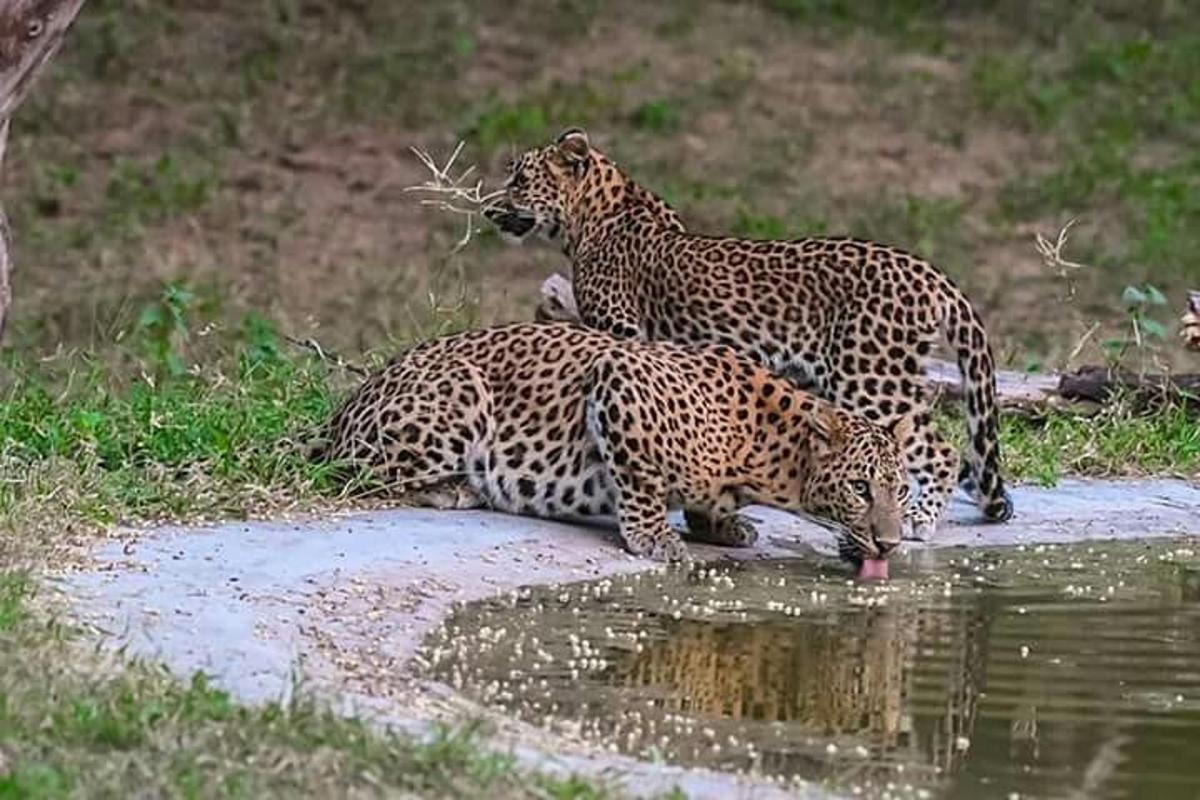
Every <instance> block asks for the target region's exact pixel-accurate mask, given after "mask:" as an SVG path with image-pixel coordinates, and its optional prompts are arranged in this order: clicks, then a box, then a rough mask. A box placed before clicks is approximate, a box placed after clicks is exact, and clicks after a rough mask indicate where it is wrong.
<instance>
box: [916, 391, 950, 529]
mask: <svg viewBox="0 0 1200 800" xmlns="http://www.w3.org/2000/svg"><path fill="white" fill-rule="evenodd" d="M903 456H904V463H905V466H906V467H907V468H908V473H909V475H910V476H912V478H913V480H914V481H915V482H916V484H917V489H918V492H917V494H916V495H915V496H914V497H913V500H912V503H911V504H910V505H909V509H908V513H907V514H906V515H905V517H906V519H905V522H906V525H905V528H906V529H907V531H906V535H905V537H904V538H906V539H913V540H916V541H922V540H925V539H928V538H930V537H931V536H932V535H933V533H934V532H935V531H936V530H937V526H938V523H939V522H940V521H941V518H942V515H943V514H944V513H945V511H946V505H947V504H948V503H949V502H950V497H951V495H952V494H953V493H954V486H955V483H956V482H957V479H958V451H957V450H955V449H954V447H953V446H952V445H951V444H950V443H949V442H947V441H946V440H945V438H943V437H942V435H941V434H940V433H938V432H937V431H936V430H934V428H933V423H932V420H931V419H930V417H929V415H928V414H920V415H918V416H916V417H914V418H913V429H912V433H911V434H909V436H908V437H907V438H906V439H905V441H904V443H903Z"/></svg>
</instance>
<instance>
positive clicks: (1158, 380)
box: [536, 275, 1200, 413]
mask: <svg viewBox="0 0 1200 800" xmlns="http://www.w3.org/2000/svg"><path fill="white" fill-rule="evenodd" d="M541 294H542V301H541V303H540V304H539V305H538V309H537V313H536V316H537V318H538V319H539V320H561V321H566V322H578V321H579V309H578V307H577V306H576V305H575V292H574V290H573V289H572V287H571V281H570V280H568V279H567V278H565V277H564V276H562V275H551V276H550V277H549V278H547V279H546V280H545V281H544V282H543V283H542V289H541ZM1191 302H1192V311H1190V312H1189V313H1190V314H1192V315H1194V316H1195V317H1196V321H1195V325H1196V327H1197V336H1198V337H1200V293H1195V292H1193V293H1192V300H1191ZM1184 322H1185V325H1186V324H1187V318H1186V317H1185V319H1184ZM1185 341H1186V337H1185ZM1197 347H1198V348H1200V343H1198V344H1197ZM926 375H927V376H928V378H929V383H930V385H931V386H932V387H933V388H934V390H935V391H937V392H938V401H939V403H942V404H947V405H952V406H957V405H958V404H959V403H960V402H961V400H962V397H963V389H962V378H961V376H960V374H959V371H958V365H957V364H955V363H954V362H953V361H946V360H943V359H938V358H931V359H929V360H928V362H927V363H926ZM996 394H997V396H998V398H999V401H1000V405H1001V407H1002V408H1004V409H1005V410H1007V411H1014V412H1018V413H1021V412H1024V413H1044V412H1046V411H1049V410H1054V409H1059V410H1070V411H1073V412H1076V413H1088V412H1094V411H1095V410H1096V408H1098V407H1099V406H1102V405H1104V404H1105V403H1108V402H1109V401H1111V400H1113V399H1114V398H1116V397H1121V398H1123V399H1125V400H1126V401H1127V402H1130V403H1131V404H1132V405H1133V407H1134V408H1136V409H1142V410H1152V409H1156V408H1161V407H1163V406H1164V405H1166V404H1169V403H1172V402H1174V403H1182V404H1183V405H1185V406H1186V407H1188V408H1190V409H1193V410H1197V411H1200V375H1169V376H1168V375H1139V374H1135V373H1132V372H1123V371H1114V370H1111V369H1109V368H1108V367H1098V366H1090V367H1083V368H1081V369H1079V370H1076V371H1075V372H1069V373H1061V374H1059V373H1054V372H1046V373H1027V372H1013V371H1010V370H999V371H998V372H997V373H996Z"/></svg>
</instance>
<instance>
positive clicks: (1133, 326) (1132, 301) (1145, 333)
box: [1102, 284, 1167, 364]
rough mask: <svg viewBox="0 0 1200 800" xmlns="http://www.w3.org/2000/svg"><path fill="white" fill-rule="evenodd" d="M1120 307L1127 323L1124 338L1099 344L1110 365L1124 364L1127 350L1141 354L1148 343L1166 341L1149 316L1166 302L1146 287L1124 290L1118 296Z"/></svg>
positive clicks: (1160, 327)
mask: <svg viewBox="0 0 1200 800" xmlns="http://www.w3.org/2000/svg"><path fill="white" fill-rule="evenodd" d="M1121 303H1122V305H1124V307H1125V315H1126V318H1127V319H1128V321H1129V328H1128V334H1127V335H1124V336H1119V337H1116V338H1113V339H1108V340H1106V341H1105V342H1103V343H1102V347H1103V348H1104V350H1105V352H1107V353H1108V355H1109V358H1110V359H1111V360H1112V361H1113V363H1114V364H1119V363H1120V362H1121V361H1123V360H1124V358H1125V356H1126V354H1127V353H1128V352H1129V350H1130V349H1136V350H1138V351H1145V350H1147V349H1148V348H1150V347H1151V343H1152V342H1161V341H1163V340H1164V339H1166V337H1167V328H1166V326H1165V325H1163V324H1162V323H1161V322H1159V321H1158V320H1157V319H1155V318H1154V316H1153V314H1154V312H1155V311H1156V310H1157V309H1161V308H1162V307H1163V306H1165V305H1166V304H1167V298H1166V297H1165V296H1164V295H1163V293H1162V292H1160V291H1159V290H1158V289H1157V288H1155V287H1154V286H1152V285H1150V284H1146V285H1145V286H1126V287H1125V291H1124V292H1123V293H1122V294H1121Z"/></svg>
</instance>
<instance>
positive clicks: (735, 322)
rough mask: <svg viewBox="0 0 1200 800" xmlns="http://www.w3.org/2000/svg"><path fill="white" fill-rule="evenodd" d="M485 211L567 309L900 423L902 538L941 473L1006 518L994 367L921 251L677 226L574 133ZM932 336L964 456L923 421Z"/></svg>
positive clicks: (925, 520) (989, 512)
mask: <svg viewBox="0 0 1200 800" xmlns="http://www.w3.org/2000/svg"><path fill="white" fill-rule="evenodd" d="M499 195H500V196H499V197H498V199H496V200H494V201H493V202H491V203H490V204H489V205H488V206H487V207H486V208H485V209H484V216H485V217H486V218H487V219H488V220H489V221H490V222H491V223H492V224H493V225H494V226H495V227H496V228H497V229H498V230H499V232H500V233H501V234H502V235H503V236H504V237H505V238H507V239H509V240H510V241H515V242H524V241H528V240H529V239H530V238H531V237H534V238H542V239H545V240H549V241H550V242H553V243H556V244H557V245H559V246H560V247H561V249H562V250H563V252H564V253H565V255H566V256H567V259H568V260H569V262H570V270H571V273H572V280H573V283H574V300H575V304H576V306H577V311H578V315H579V319H580V320H581V321H582V322H583V323H584V324H585V325H586V326H588V327H593V328H596V329H599V330H603V331H607V332H609V333H612V334H613V335H615V336H618V337H621V338H627V339H640V340H670V341H677V342H681V343H693V344H695V343H706V344H717V345H724V346H728V347H732V348H734V349H735V350H737V351H738V352H740V353H742V354H743V355H746V356H748V357H750V358H752V359H754V360H756V361H757V362H759V363H760V364H762V365H764V366H766V367H768V368H769V369H771V370H772V371H774V372H777V373H779V374H781V375H784V376H786V377H787V378H789V379H790V380H792V381H793V382H794V383H795V384H796V385H797V386H800V387H802V388H805V389H808V390H810V391H813V392H815V393H817V394H819V395H821V396H822V397H824V398H826V399H828V400H830V401H831V402H834V403H836V404H838V405H839V406H842V407H844V408H847V409H850V410H853V411H855V412H857V413H861V414H862V415H864V416H865V417H866V418H867V419H868V420H870V421H872V422H876V423H879V424H882V425H884V426H885V427H887V426H891V427H894V426H895V425H896V423H897V422H898V421H899V420H902V419H903V420H907V424H906V429H907V431H908V433H907V436H906V439H905V441H904V442H903V443H902V445H901V446H902V451H903V458H904V461H905V465H906V467H907V469H908V473H909V476H910V479H911V480H912V481H913V483H914V488H915V489H916V491H915V492H914V494H913V498H912V504H911V507H910V508H909V509H907V511H906V514H905V532H906V533H905V537H906V538H909V539H928V538H930V537H931V536H932V535H933V534H934V532H935V531H936V529H937V527H938V524H939V523H940V521H941V520H942V518H943V516H944V514H945V513H946V510H947V507H948V504H949V501H950V499H951V497H952V495H953V493H954V490H955V486H956V483H957V484H958V485H960V486H961V487H962V488H963V489H964V490H965V491H966V492H968V493H969V494H970V495H971V496H972V497H973V499H974V500H975V502H976V503H977V505H978V507H979V509H980V511H981V512H982V516H983V517H984V519H985V520H988V521H994V522H1004V521H1007V520H1008V519H1010V518H1011V517H1012V514H1013V502H1012V498H1011V496H1010V494H1009V492H1008V490H1007V489H1006V487H1005V484H1004V480H1003V478H1002V476H1001V473H1000V457H1001V456H1000V444H999V433H998V431H999V423H998V420H999V411H998V404H997V399H996V362H995V359H994V356H993V353H992V348H991V345H990V343H989V339H988V334H987V330H986V328H985V326H984V323H983V320H982V317H981V316H980V314H979V313H978V311H977V310H976V309H975V307H974V306H973V305H972V304H971V302H970V301H969V300H968V299H967V297H966V295H965V294H964V293H963V291H962V290H961V289H960V288H959V287H958V286H957V285H956V284H955V283H954V281H953V280H952V279H951V278H950V277H949V276H947V275H946V274H945V273H944V272H943V271H941V270H940V269H938V268H937V267H935V266H934V265H933V264H931V263H930V262H929V261H927V260H925V259H922V258H920V257H918V256H916V255H914V254H913V253H910V252H908V251H906V250H904V249H901V248H898V247H893V246H889V245H885V244H881V243H878V242H874V241H870V240H866V239H858V238H852V237H845V236H825V237H806V238H801V239H795V240H787V241H784V240H756V239H747V238H739V237H730V236H711V235H705V234H699V233H693V232H691V231H689V230H688V229H687V227H686V225H685V224H684V222H683V219H682V218H681V216H680V215H679V213H678V212H677V211H675V210H674V209H673V208H672V207H671V206H670V205H669V204H668V203H667V202H666V201H665V200H664V199H662V198H661V197H659V196H658V195H656V194H655V193H653V192H652V191H650V190H649V189H647V188H645V187H644V186H642V185H640V184H639V183H637V182H636V181H635V180H633V178H631V177H630V176H629V175H628V174H627V173H626V172H625V171H624V170H622V169H621V168H620V167H619V166H618V165H617V163H616V162H615V161H614V160H613V159H612V158H610V157H609V156H607V155H606V154H605V153H604V152H602V151H601V150H600V149H599V148H597V147H595V146H593V145H592V144H591V142H590V140H589V137H588V134H587V132H586V131H584V130H583V129H582V128H577V127H575V128H568V129H567V130H565V131H563V132H562V133H561V134H559V135H558V136H557V138H556V139H555V140H553V141H552V142H550V143H548V144H545V145H541V146H537V147H533V148H532V149H529V150H526V151H524V152H522V153H520V154H518V155H517V156H515V157H514V158H513V159H511V161H510V163H509V165H508V168H507V175H506V179H505V181H504V184H503V187H502V189H501V190H500V191H499ZM942 340H944V341H946V342H947V343H948V344H949V346H950V348H951V349H952V350H953V353H954V355H955V358H956V361H957V366H958V368H959V371H960V372H961V374H962V379H963V395H964V397H965V402H966V423H967V433H968V443H967V447H966V449H965V453H964V457H962V458H960V455H959V453H958V451H957V449H956V448H955V447H954V446H953V445H951V444H950V442H949V441H948V440H947V438H946V437H945V436H943V435H942V434H941V433H940V432H939V431H938V430H937V428H936V427H935V420H934V418H933V406H934V403H935V401H936V399H937V393H936V392H935V391H934V389H933V388H932V387H931V386H930V384H929V382H928V380H927V374H926V360H927V357H928V356H929V355H930V354H931V352H932V350H933V348H934V347H935V346H936V345H937V344H938V343H939V341H942Z"/></svg>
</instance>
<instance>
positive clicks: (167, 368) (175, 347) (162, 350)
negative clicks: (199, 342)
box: [135, 283, 196, 378]
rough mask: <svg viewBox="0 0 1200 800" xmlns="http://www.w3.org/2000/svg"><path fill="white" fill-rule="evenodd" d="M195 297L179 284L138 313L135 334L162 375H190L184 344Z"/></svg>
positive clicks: (169, 287) (187, 335)
mask: <svg viewBox="0 0 1200 800" xmlns="http://www.w3.org/2000/svg"><path fill="white" fill-rule="evenodd" d="M195 300H196V294H195V293H194V292H192V291H190V290H189V289H187V288H185V287H184V286H182V285H180V284H177V283H170V284H167V286H166V287H165V288H164V289H163V292H162V295H161V297H159V299H158V300H156V301H155V302H153V303H149V304H148V305H146V306H145V307H144V308H143V309H142V311H141V313H140V314H138V318H137V323H136V325H135V333H136V335H137V337H138V339H139V340H140V343H141V346H142V349H143V351H144V353H145V354H146V357H147V358H148V359H149V360H150V362H151V364H152V365H153V367H154V370H155V371H156V372H157V373H159V374H160V375H167V376H169V377H173V378H177V377H179V376H181V375H183V374H184V373H185V372H187V364H186V362H185V361H184V356H183V345H184V344H185V343H186V342H187V340H188V337H189V334H188V324H187V315H188V311H189V309H191V307H192V305H193V303H194V302H195Z"/></svg>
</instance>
